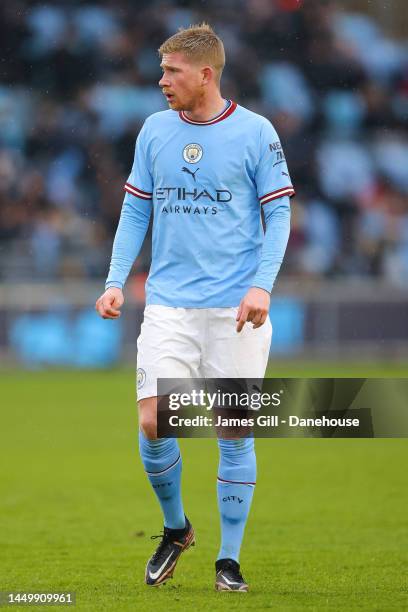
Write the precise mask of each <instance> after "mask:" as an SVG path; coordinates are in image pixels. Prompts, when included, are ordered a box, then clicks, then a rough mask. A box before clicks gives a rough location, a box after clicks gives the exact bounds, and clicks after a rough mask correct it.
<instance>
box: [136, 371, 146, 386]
mask: <svg viewBox="0 0 408 612" xmlns="http://www.w3.org/2000/svg"><path fill="white" fill-rule="evenodd" d="M145 382H146V372H145V371H144V369H143V368H138V369H137V388H138V389H141V388H142V387H143V385H144V384H145Z"/></svg>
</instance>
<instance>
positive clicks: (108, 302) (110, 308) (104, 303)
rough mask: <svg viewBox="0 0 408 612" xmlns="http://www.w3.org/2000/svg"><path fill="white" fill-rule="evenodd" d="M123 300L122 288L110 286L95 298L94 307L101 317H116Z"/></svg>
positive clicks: (118, 315)
mask: <svg viewBox="0 0 408 612" xmlns="http://www.w3.org/2000/svg"><path fill="white" fill-rule="evenodd" d="M124 301H125V298H124V297H123V292H122V289H118V288H117V287H110V288H109V289H107V290H106V291H105V293H104V294H103V295H101V297H100V298H98V299H97V300H96V304H95V309H96V311H97V313H98V314H99V315H100V316H101V317H102V319H118V318H119V317H120V315H121V312H120V308H121V307H122V305H123V302H124Z"/></svg>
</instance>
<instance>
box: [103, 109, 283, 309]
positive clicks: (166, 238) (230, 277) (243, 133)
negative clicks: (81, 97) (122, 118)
mask: <svg viewBox="0 0 408 612" xmlns="http://www.w3.org/2000/svg"><path fill="white" fill-rule="evenodd" d="M125 190H126V192H127V194H126V196H125V201H124V205H123V209H122V214H121V219H120V223H119V227H118V231H117V234H116V237H115V243H114V247H113V254H112V261H111V268H110V272H109V276H108V279H107V283H106V287H111V286H116V287H123V284H124V283H125V281H126V278H127V275H128V273H129V271H130V268H131V266H132V264H133V261H134V259H135V257H136V256H137V255H138V253H139V251H140V248H141V244H142V242H143V239H144V236H145V233H146V231H147V227H148V224H149V219H150V216H151V214H152V212H153V242H152V263H151V268H150V273H149V277H148V280H147V283H146V302H147V304H162V305H166V306H180V307H185V308H210V307H227V306H237V305H238V304H239V302H240V301H241V299H242V298H243V297H244V295H245V293H246V292H247V291H248V289H249V288H250V287H251V286H256V287H261V288H263V289H266V290H267V291H271V289H272V286H273V283H274V281H275V277H276V274H277V272H278V270H279V267H280V264H281V262H282V259H283V255H284V252H285V248H286V243H287V239H288V234H289V205H288V202H289V198H288V196H292V195H293V194H294V189H293V187H292V183H291V180H290V177H289V173H288V169H287V166H286V161H285V158H284V155H283V152H282V147H281V145H280V142H279V138H278V135H277V133H276V131H275V129H274V128H273V126H272V125H271V123H270V122H269V121H268V120H267V119H265V118H264V117H262V116H260V115H258V114H256V113H253V112H251V111H249V110H247V109H245V108H243V107H242V106H239V105H237V104H236V103H235V102H231V101H230V102H228V104H227V106H226V108H225V109H224V111H223V112H222V113H221V114H220V115H218V116H217V117H215V118H214V119H212V120H210V121H205V122H199V121H192V120H190V119H189V118H188V117H187V116H186V115H185V114H184V113H183V112H181V113H178V112H175V111H172V110H167V111H163V112H159V113H155V114H154V115H151V116H150V117H149V118H148V119H147V120H146V121H145V124H144V126H143V128H142V130H141V131H140V133H139V136H138V138H137V142H136V151H135V159H134V164H133V167H132V171H131V174H130V176H129V179H128V182H127V183H126V186H125ZM261 207H264V212H265V221H266V227H267V230H266V235H264V231H263V228H262V221H261ZM269 228H270V229H269ZM268 232H269V235H268Z"/></svg>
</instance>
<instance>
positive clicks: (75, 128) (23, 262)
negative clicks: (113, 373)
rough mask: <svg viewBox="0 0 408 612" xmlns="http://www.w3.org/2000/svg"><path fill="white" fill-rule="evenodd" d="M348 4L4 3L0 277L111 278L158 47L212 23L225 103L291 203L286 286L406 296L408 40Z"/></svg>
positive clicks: (0, 13) (296, 0)
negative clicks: (291, 279) (391, 291)
mask: <svg viewBox="0 0 408 612" xmlns="http://www.w3.org/2000/svg"><path fill="white" fill-rule="evenodd" d="M346 4H347V3H341V2H337V3H336V2H332V1H330V0H326V1H325V0H307V1H305V2H302V1H301V0H223V1H222V2H219V1H218V0H202V1H188V0H184V1H182V0H162V1H161V0H158V1H154V0H150V1H142V0H138V2H137V3H134V2H131V1H130V0H106V1H98V2H94V3H93V2H92V0H89V2H75V1H70V2H62V1H61V2H58V3H51V2H49V3H47V0H45V2H44V1H43V2H41V3H39V2H35V1H29V0H14V1H13V2H11V0H6V1H4V2H3V3H1V5H0V40H1V45H2V53H1V63H0V255H1V257H0V277H1V278H2V279H3V280H15V279H22V280H23V279H39V280H45V279H47V280H48V279H50V280H52V279H55V278H61V277H65V278H71V277H84V278H98V277H104V276H105V275H106V273H107V267H108V262H109V255H110V250H111V245H112V239H113V236H114V232H115V229H116V225H117V221H118V217H119V214H120V209H121V205H122V201H123V184H124V182H125V180H126V179H127V177H128V174H129V172H130V168H131V165H132V161H133V152H134V144H135V138H136V136H137V133H138V131H139V129H140V127H141V125H142V123H143V120H144V118H145V117H146V116H147V115H149V114H151V113H152V112H155V111H158V110H163V109H165V108H167V104H166V102H165V99H164V98H163V96H162V94H161V92H160V89H159V87H158V85H157V82H158V80H159V78H160V74H161V72H160V68H159V60H158V55H157V48H158V46H159V45H160V44H161V42H163V40H164V39H165V38H167V37H168V36H170V35H171V34H173V33H174V32H175V31H176V30H177V28H178V27H180V26H187V25H189V24H190V23H197V22H200V21H202V20H207V21H208V22H209V23H210V24H211V25H212V26H213V27H214V28H215V30H216V31H217V32H218V33H219V35H220V36H221V37H222V39H223V40H224V44H225V47H226V53H227V65H226V69H225V72H224V75H223V80H222V92H223V95H224V97H229V98H232V99H234V100H235V101H237V102H238V103H240V104H242V105H244V106H246V107H248V108H250V109H252V110H254V111H256V112H259V113H261V114H263V115H265V116H267V117H268V118H269V119H270V120H271V121H272V122H273V124H274V125H275V127H276V129H277V131H278V133H279V135H280V138H281V140H282V143H283V147H284V150H285V153H286V157H287V160H288V165H289V169H290V172H291V176H292V180H293V183H294V185H295V187H296V191H297V196H296V197H295V198H294V199H293V201H292V205H293V216H292V235H291V239H290V248H289V250H288V252H287V257H286V261H285V265H284V273H285V274H292V275H306V276H313V277H316V276H317V277H320V276H322V277H323V276H326V277H327V276H329V277H338V276H344V275H348V276H349V275H354V276H357V277H361V276H370V275H371V276H375V277H382V278H386V279H387V280H389V281H390V282H392V283H394V284H396V285H399V286H407V285H408V41H403V40H397V39H393V38H391V37H390V34H389V33H387V34H386V33H385V31H384V30H383V29H382V27H381V24H379V23H377V22H375V21H374V20H373V19H372V18H371V17H369V16H367V15H363V14H357V13H349V12H347V11H346V10H345V9H344V6H345V5H346ZM390 10H391V9H390ZM148 266H149V240H147V242H146V245H145V247H144V249H143V252H142V254H141V256H140V257H139V258H138V261H137V262H136V265H135V269H136V271H139V272H144V271H146V270H147V269H148Z"/></svg>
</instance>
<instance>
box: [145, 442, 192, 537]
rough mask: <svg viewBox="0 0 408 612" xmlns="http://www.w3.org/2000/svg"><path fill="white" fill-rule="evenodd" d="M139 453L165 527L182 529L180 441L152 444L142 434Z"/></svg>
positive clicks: (183, 523)
mask: <svg viewBox="0 0 408 612" xmlns="http://www.w3.org/2000/svg"><path fill="white" fill-rule="evenodd" d="M139 450H140V456H141V458H142V462H143V465H144V468H145V470H146V474H147V477H148V479H149V481H150V484H151V485H152V487H153V489H154V492H155V493H156V496H157V498H158V500H159V502H160V506H161V509H162V511H163V514H164V525H165V527H169V528H170V529H183V528H184V527H185V524H186V522H185V516H184V510H183V502H182V501H181V455H180V449H179V446H178V443H177V440H176V439H175V438H159V439H158V440H149V439H148V438H146V437H145V436H144V434H143V432H141V431H139Z"/></svg>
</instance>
